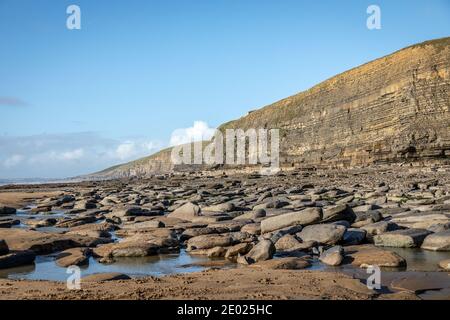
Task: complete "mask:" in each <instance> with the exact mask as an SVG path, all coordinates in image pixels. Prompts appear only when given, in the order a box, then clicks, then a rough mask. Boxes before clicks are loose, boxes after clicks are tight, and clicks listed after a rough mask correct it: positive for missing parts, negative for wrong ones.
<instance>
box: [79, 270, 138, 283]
mask: <svg viewBox="0 0 450 320" xmlns="http://www.w3.org/2000/svg"><path fill="white" fill-rule="evenodd" d="M129 279H131V278H130V277H129V276H127V275H126V274H123V273H118V272H110V273H96V274H91V275H88V276H86V277H83V278H82V279H81V281H82V282H104V281H115V280H129Z"/></svg>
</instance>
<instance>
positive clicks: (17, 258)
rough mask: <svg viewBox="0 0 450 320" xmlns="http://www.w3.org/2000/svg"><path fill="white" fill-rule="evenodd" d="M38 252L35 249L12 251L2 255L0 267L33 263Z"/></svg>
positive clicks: (6, 267)
mask: <svg viewBox="0 0 450 320" xmlns="http://www.w3.org/2000/svg"><path fill="white" fill-rule="evenodd" d="M35 258H36V254H35V253H34V252H33V251H30V250H25V251H10V252H9V253H7V254H5V255H2V256H0V269H8V268H14V267H20V266H24V265H28V264H32V263H33V262H34V259H35Z"/></svg>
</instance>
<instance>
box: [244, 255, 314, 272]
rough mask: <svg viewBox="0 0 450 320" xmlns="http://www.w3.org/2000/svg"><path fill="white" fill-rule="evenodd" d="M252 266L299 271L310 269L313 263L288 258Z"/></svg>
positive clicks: (302, 259)
mask: <svg viewBox="0 0 450 320" xmlns="http://www.w3.org/2000/svg"><path fill="white" fill-rule="evenodd" d="M250 266H251V267H252V268H253V267H255V268H261V269H284V270H299V269H305V268H308V267H310V266H311V263H310V262H309V261H308V260H307V259H304V258H295V257H286V258H277V259H271V260H266V261H260V262H257V263H254V264H252V265H250Z"/></svg>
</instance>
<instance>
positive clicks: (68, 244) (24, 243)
mask: <svg viewBox="0 0 450 320" xmlns="http://www.w3.org/2000/svg"><path fill="white" fill-rule="evenodd" d="M0 239H4V240H5V241H6V243H7V244H8V246H9V249H10V250H15V251H24V250H31V251H34V252H35V253H36V254H38V255H41V254H50V253H53V252H57V251H63V250H66V249H70V248H75V247H95V246H96V245H98V244H102V243H109V242H111V241H112V240H110V239H106V238H91V237H86V236H79V235H68V234H56V233H48V232H38V231H32V230H24V229H0Z"/></svg>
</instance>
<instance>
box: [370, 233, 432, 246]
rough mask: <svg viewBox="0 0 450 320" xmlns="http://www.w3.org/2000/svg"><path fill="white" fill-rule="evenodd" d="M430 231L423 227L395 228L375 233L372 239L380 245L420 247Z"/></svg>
mask: <svg viewBox="0 0 450 320" xmlns="http://www.w3.org/2000/svg"><path fill="white" fill-rule="evenodd" d="M430 233H431V231H428V230H425V229H405V230H395V231H391V232H385V233H382V234H379V235H376V236H374V237H373V241H374V243H375V245H376V246H380V247H395V248H415V247H420V246H421V245H422V242H423V241H424V239H425V238H426V237H427V236H428V235H429V234H430Z"/></svg>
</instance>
